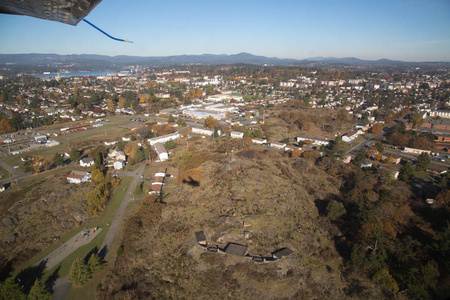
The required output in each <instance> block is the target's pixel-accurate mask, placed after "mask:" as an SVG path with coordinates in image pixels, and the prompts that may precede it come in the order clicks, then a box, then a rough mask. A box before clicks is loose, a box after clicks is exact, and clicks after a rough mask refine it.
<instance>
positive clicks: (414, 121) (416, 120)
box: [409, 113, 425, 128]
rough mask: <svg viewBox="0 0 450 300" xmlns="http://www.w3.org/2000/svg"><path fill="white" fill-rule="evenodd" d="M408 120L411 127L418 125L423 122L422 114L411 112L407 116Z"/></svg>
mask: <svg viewBox="0 0 450 300" xmlns="http://www.w3.org/2000/svg"><path fill="white" fill-rule="evenodd" d="M409 121H410V122H411V125H412V126H413V128H416V127H420V126H422V124H423V123H424V122H425V120H424V119H423V117H422V115H421V114H419V113H412V114H411V116H410V117H409Z"/></svg>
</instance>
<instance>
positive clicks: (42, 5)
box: [0, 0, 102, 25]
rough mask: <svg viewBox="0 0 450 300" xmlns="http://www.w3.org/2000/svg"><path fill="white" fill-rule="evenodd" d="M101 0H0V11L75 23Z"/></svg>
mask: <svg viewBox="0 0 450 300" xmlns="http://www.w3.org/2000/svg"><path fill="white" fill-rule="evenodd" d="M101 1H102V0H0V13H3V14H14V15H25V16H30V17H35V18H40V19H45V20H52V21H57V22H61V23H65V24H70V25H77V24H78V22H80V21H81V20H82V19H83V18H84V17H85V16H86V15H87V14H89V13H90V12H91V10H92V9H94V7H96V6H97V4H99V3H100V2H101Z"/></svg>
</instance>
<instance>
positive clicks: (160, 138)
mask: <svg viewBox="0 0 450 300" xmlns="http://www.w3.org/2000/svg"><path fill="white" fill-rule="evenodd" d="M180 137H181V136H180V134H179V133H178V132H175V133H171V134H167V135H162V136H158V137H154V138H151V139H149V140H148V143H149V144H150V146H153V145H154V144H156V143H161V144H164V143H165V142H168V141H172V140H178V139H179V138H180Z"/></svg>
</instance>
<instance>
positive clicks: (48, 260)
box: [37, 228, 102, 270]
mask: <svg viewBox="0 0 450 300" xmlns="http://www.w3.org/2000/svg"><path fill="white" fill-rule="evenodd" d="M101 231H102V229H101V228H97V229H95V228H91V229H89V230H83V231H81V232H80V233H78V234H76V235H75V236H73V237H72V238H71V239H70V240H68V241H67V242H65V243H64V244H63V245H62V246H60V247H59V248H58V249H56V250H55V251H53V252H52V253H50V254H49V255H47V256H46V257H45V258H44V259H43V260H41V261H40V262H39V263H38V264H37V265H42V266H43V265H45V270H51V269H53V268H54V267H55V266H56V265H58V264H59V263H60V262H61V261H63V259H64V258H66V257H67V256H69V255H70V254H72V253H73V252H74V251H75V250H77V249H78V248H80V247H81V246H84V245H87V244H89V243H90V242H91V241H92V240H93V239H94V238H95V237H96V236H97V234H99V233H100V232H101Z"/></svg>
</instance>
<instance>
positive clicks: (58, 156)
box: [53, 153, 64, 166]
mask: <svg viewBox="0 0 450 300" xmlns="http://www.w3.org/2000/svg"><path fill="white" fill-rule="evenodd" d="M63 162H64V159H63V157H62V156H61V154H60V153H55V155H53V164H54V165H56V166H59V165H62V164H63Z"/></svg>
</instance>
